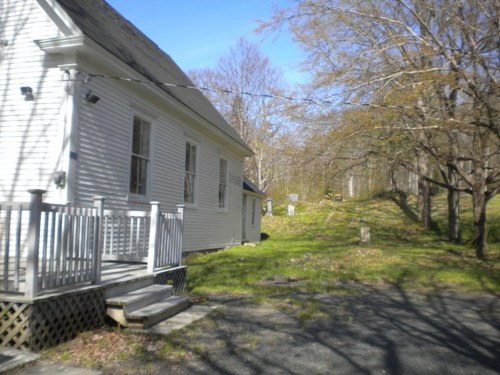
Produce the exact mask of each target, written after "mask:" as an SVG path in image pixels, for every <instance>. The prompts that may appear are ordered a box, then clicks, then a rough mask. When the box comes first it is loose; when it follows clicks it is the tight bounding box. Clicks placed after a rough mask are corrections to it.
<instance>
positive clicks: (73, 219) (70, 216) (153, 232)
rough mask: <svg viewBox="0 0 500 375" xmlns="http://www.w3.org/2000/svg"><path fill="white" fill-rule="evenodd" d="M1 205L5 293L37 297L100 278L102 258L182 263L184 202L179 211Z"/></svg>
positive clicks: (37, 193) (35, 198) (0, 264)
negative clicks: (44, 292)
mask: <svg viewBox="0 0 500 375" xmlns="http://www.w3.org/2000/svg"><path fill="white" fill-rule="evenodd" d="M30 193H31V202H30V203H29V204H28V203H24V204H20V203H7V204H0V272H1V275H0V291H8V292H20V293H24V294H25V296H26V297H28V298H33V297H35V296H37V295H39V294H40V293H41V292H43V291H46V290H54V289H58V288H63V287H68V286H72V285H76V284H82V283H96V284H98V283H99V282H100V277H101V260H103V259H105V260H124V261H129V262H144V263H147V269H148V271H149V272H154V271H156V270H158V269H161V268H165V267H168V266H178V265H181V257H182V236H183V219H184V218H183V216H184V206H178V209H177V212H176V213H164V212H161V211H160V204H159V203H158V202H152V203H151V211H124V210H108V209H106V210H105V209H104V198H102V197H96V198H95V199H94V207H75V206H71V205H54V204H46V203H43V202H42V195H43V194H44V193H45V191H43V190H30Z"/></svg>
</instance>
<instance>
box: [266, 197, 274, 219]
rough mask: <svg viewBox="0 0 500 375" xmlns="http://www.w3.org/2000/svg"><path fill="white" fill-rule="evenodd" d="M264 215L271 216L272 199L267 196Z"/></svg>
mask: <svg viewBox="0 0 500 375" xmlns="http://www.w3.org/2000/svg"><path fill="white" fill-rule="evenodd" d="M266 216H273V200H272V199H271V198H267V206H266Z"/></svg>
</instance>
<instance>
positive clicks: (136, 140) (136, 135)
mask: <svg viewBox="0 0 500 375" xmlns="http://www.w3.org/2000/svg"><path fill="white" fill-rule="evenodd" d="M132 153H133V154H136V155H140V154H141V120H140V119H138V118H137V117H134V129H133V135H132Z"/></svg>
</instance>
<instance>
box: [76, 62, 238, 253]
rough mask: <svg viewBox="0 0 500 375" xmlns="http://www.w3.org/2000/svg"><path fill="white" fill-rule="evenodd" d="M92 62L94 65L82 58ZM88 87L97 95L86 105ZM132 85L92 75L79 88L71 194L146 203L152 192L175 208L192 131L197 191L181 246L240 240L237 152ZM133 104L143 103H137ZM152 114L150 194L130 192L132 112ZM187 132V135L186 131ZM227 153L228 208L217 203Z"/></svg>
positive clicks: (121, 203)
mask: <svg viewBox="0 0 500 375" xmlns="http://www.w3.org/2000/svg"><path fill="white" fill-rule="evenodd" d="M86 69H91V66H86ZM88 90H92V92H93V93H95V94H96V95H98V96H100V98H101V100H100V101H99V102H98V103H97V104H95V105H91V104H88V103H86V102H85V100H84V98H85V95H86V93H87V92H88ZM144 100H145V98H144V97H143V96H139V95H137V94H136V93H135V90H134V89H133V87H132V88H131V87H129V86H128V85H122V84H120V83H117V82H116V81H113V80H104V79H96V80H93V81H92V82H91V83H89V84H88V86H86V87H84V88H82V90H81V103H80V117H79V120H80V123H79V131H78V144H79V146H78V162H77V171H78V172H77V176H78V177H77V180H76V181H77V194H76V195H75V197H76V201H77V202H79V203H81V204H82V203H90V198H91V197H92V196H94V195H101V196H104V197H106V205H107V206H108V207H120V208H129V209H141V208H142V209H144V208H145V207H147V206H148V202H149V200H157V201H160V202H161V207H162V209H163V210H168V211H172V210H174V209H175V207H176V205H178V204H182V203H183V194H184V193H183V191H184V190H183V189H184V157H185V143H186V141H187V139H190V138H189V135H194V138H195V141H196V143H197V145H198V163H199V164H198V190H197V193H198V196H197V204H196V206H195V208H187V209H186V213H185V217H186V224H185V236H184V249H185V250H186V251H191V250H200V249H207V248H217V247H224V246H229V245H233V244H237V243H239V242H240V241H241V176H242V165H243V162H242V157H241V156H238V155H236V154H234V153H231V152H228V151H223V153H221V150H225V149H226V148H227V147H225V145H224V142H221V141H218V140H216V139H212V138H211V137H207V136H205V135H203V134H202V133H200V131H199V129H198V128H199V125H197V124H196V123H193V122H189V121H186V120H185V119H183V118H180V117H176V116H175V115H174V114H173V111H171V110H169V108H168V107H166V106H162V107H160V106H155V105H153V104H151V103H147V102H145V101H144ZM137 108H147V109H146V110H144V111H142V110H141V109H137ZM134 115H137V116H139V117H142V118H144V119H145V120H147V121H150V122H151V125H152V140H151V147H152V154H151V168H150V180H149V189H150V194H149V195H148V200H146V201H145V202H144V203H141V202H137V201H134V200H127V197H128V186H129V185H128V184H129V180H128V179H129V168H130V148H131V137H132V119H133V116H134ZM187 134H189V135H187ZM221 155H223V156H224V157H225V158H226V159H227V160H228V168H229V170H228V173H229V184H228V209H227V210H225V211H221V210H219V209H218V188H219V185H218V184H219V181H218V175H219V173H218V172H219V170H218V168H219V158H220V157H221Z"/></svg>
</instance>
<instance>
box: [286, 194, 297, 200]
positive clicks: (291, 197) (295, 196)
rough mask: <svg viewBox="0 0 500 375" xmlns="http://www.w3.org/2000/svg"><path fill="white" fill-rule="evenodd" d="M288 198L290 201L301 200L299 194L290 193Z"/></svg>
mask: <svg viewBox="0 0 500 375" xmlns="http://www.w3.org/2000/svg"><path fill="white" fill-rule="evenodd" d="M288 200H289V201H290V202H297V201H298V200H299V195H298V194H288Z"/></svg>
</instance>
